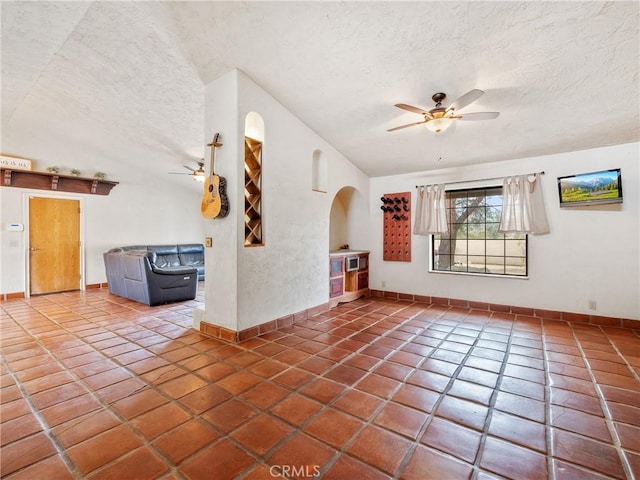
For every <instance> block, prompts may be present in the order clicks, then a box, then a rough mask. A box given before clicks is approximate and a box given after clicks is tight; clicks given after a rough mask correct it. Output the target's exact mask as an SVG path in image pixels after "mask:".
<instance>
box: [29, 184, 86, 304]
mask: <svg viewBox="0 0 640 480" xmlns="http://www.w3.org/2000/svg"><path fill="white" fill-rule="evenodd" d="M22 198H23V202H22V205H23V207H24V214H23V215H24V217H23V218H24V245H25V248H24V296H25V298H30V297H31V265H30V258H29V251H30V248H31V245H30V244H29V237H30V233H31V231H30V225H29V220H30V217H29V215H30V213H31V212H30V211H29V199H31V198H53V199H56V200H75V201H77V202H78V204H79V205H80V213H79V217H80V219H79V220H80V249H79V250H80V291H81V292H84V291H85V290H86V280H85V277H86V274H85V254H84V250H85V248H84V246H85V241H84V235H85V231H84V229H85V225H84V223H85V222H84V211H85V201H84V198H82V197H76V196H73V195H55V194H42V193H34V192H29V193H27V192H25V193H23V194H22Z"/></svg>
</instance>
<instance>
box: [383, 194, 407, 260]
mask: <svg viewBox="0 0 640 480" xmlns="http://www.w3.org/2000/svg"><path fill="white" fill-rule="evenodd" d="M380 201H381V202H382V204H381V205H380V209H381V210H382V212H383V226H382V228H383V232H382V234H383V254H382V259H383V260H387V261H392V262H410V261H411V192H402V193H387V194H385V195H384V196H382V197H381V198H380Z"/></svg>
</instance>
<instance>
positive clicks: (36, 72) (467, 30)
mask: <svg viewBox="0 0 640 480" xmlns="http://www.w3.org/2000/svg"><path fill="white" fill-rule="evenodd" d="M1 8H2V37H1V38H2V132H3V133H2V140H3V145H2V153H5V154H13V155H18V156H27V157H28V156H29V155H30V154H31V155H34V154H36V153H37V152H42V151H43V150H45V148H46V145H45V144H46V142H51V141H59V142H60V143H61V144H63V143H74V142H75V143H77V144H78V145H81V146H82V148H83V149H85V150H86V152H87V154H88V155H91V158H93V159H95V161H96V162H99V161H103V162H106V163H111V164H112V165H113V164H115V163H123V164H127V165H128V166H129V167H130V168H132V169H135V168H139V169H141V170H146V171H149V170H153V171H156V172H159V173H162V174H163V175H164V174H165V172H167V171H169V170H172V171H179V170H180V169H181V167H180V165H183V164H188V162H190V161H193V160H196V159H198V158H201V157H203V156H205V154H206V153H205V147H204V139H203V118H204V107H203V86H204V85H205V84H207V83H209V82H211V81H212V80H215V79H216V78H218V77H220V76H222V75H224V74H225V73H227V72H229V71H230V70H232V69H233V68H239V69H240V70H242V71H244V72H245V73H246V74H247V75H249V76H250V77H251V78H252V79H253V80H254V81H255V82H256V83H258V84H259V85H260V86H262V87H263V88H264V89H265V90H266V91H268V92H269V93H270V94H271V95H273V96H274V97H275V98H277V99H278V100H279V101H280V102H281V103H282V104H283V105H284V106H285V107H286V108H288V109H289V110H290V111H291V112H292V113H293V114H295V115H296V116H297V117H298V118H300V119H301V120H302V121H303V122H305V123H306V124H307V125H308V126H309V127H310V128H312V129H313V130H314V131H316V132H317V133H318V134H319V135H320V136H321V137H323V138H324V139H325V140H327V141H328V142H329V143H331V144H332V145H333V146H334V147H335V148H336V149H338V150H339V151H340V152H342V153H343V154H344V155H345V156H346V157H347V158H348V159H349V160H351V161H352V162H353V163H355V164H356V165H357V166H359V167H360V168H361V169H362V170H363V171H364V172H366V173H367V174H369V175H371V176H380V175H390V174H396V173H405V172H413V171H422V170H429V169H434V168H442V167H449V166H460V165H469V164H475V163H483V162H491V161H499V160H509V159H514V158H521V157H526V156H536V155H543V154H549V153H558V152H564V151H571V150H580V149H586V148H592V147H597V146H604V145H611V144H616V143H625V142H632V141H638V140H640V115H639V106H638V105H639V104H640V98H639V90H640V87H639V84H640V78H639V65H640V54H639V45H640V42H639V40H640V37H639V27H638V26H639V24H640V18H639V9H640V3H638V2H636V1H633V2H623V1H620V2H426V1H422V2H388V3H387V2H331V3H329V2H274V3H272V2H2V4H1ZM473 88H479V89H482V90H484V91H485V92H486V93H485V95H484V96H482V97H481V98H480V99H479V100H478V101H476V102H475V103H473V104H472V105H470V106H468V107H466V108H465V109H464V110H463V112H473V111H499V112H501V115H500V116H499V117H498V118H497V119H496V120H489V121H479V122H457V123H456V124H455V125H454V126H453V127H452V128H450V129H449V130H447V131H446V132H444V133H443V134H440V135H438V136H436V135H435V134H433V133H431V132H428V131H427V130H425V129H424V128H423V127H422V126H416V127H411V128H407V129H404V130H399V131H396V132H392V133H388V132H386V130H387V129H388V128H391V127H394V126H397V125H402V124H405V123H410V122H413V121H419V120H420V117H419V116H418V115H416V114H412V113H408V112H404V111H402V110H399V109H397V108H395V107H394V106H393V105H394V104H395V103H408V104H411V105H416V106H419V107H423V108H425V109H427V110H428V109H430V108H433V102H432V101H431V95H432V94H433V93H435V92H440V91H442V92H445V93H447V95H448V97H447V100H446V101H445V105H446V104H448V102H451V101H453V100H454V99H455V98H456V97H458V96H460V95H462V94H464V93H465V92H467V91H469V90H471V89H473ZM34 132H37V133H34ZM28 135H31V136H30V137H29V136H28ZM27 138H28V142H27ZM39 142H40V143H41V144H42V145H40V149H38V148H36V147H37V146H38V143H39ZM439 157H441V158H442V159H441V160H439ZM172 180H174V181H176V182H179V181H187V180H188V177H177V178H172Z"/></svg>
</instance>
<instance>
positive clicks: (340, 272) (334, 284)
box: [329, 257, 344, 298]
mask: <svg viewBox="0 0 640 480" xmlns="http://www.w3.org/2000/svg"><path fill="white" fill-rule="evenodd" d="M343 292H344V257H329V297H330V298H335V297H339V296H341V295H342V293H343Z"/></svg>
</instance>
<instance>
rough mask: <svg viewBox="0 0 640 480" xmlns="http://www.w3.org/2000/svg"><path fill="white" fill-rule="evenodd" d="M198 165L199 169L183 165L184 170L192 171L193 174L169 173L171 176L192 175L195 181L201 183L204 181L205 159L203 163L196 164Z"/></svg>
mask: <svg viewBox="0 0 640 480" xmlns="http://www.w3.org/2000/svg"><path fill="white" fill-rule="evenodd" d="M196 163H197V164H198V168H197V169H194V168H191V167H188V166H187V165H183V167H184V168H186V169H187V170H189V171H191V173H182V172H168V173H169V174H170V175H190V176H191V177H193V179H194V180H197V181H199V182H203V181H204V159H203V160H202V161H201V162H196Z"/></svg>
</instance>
